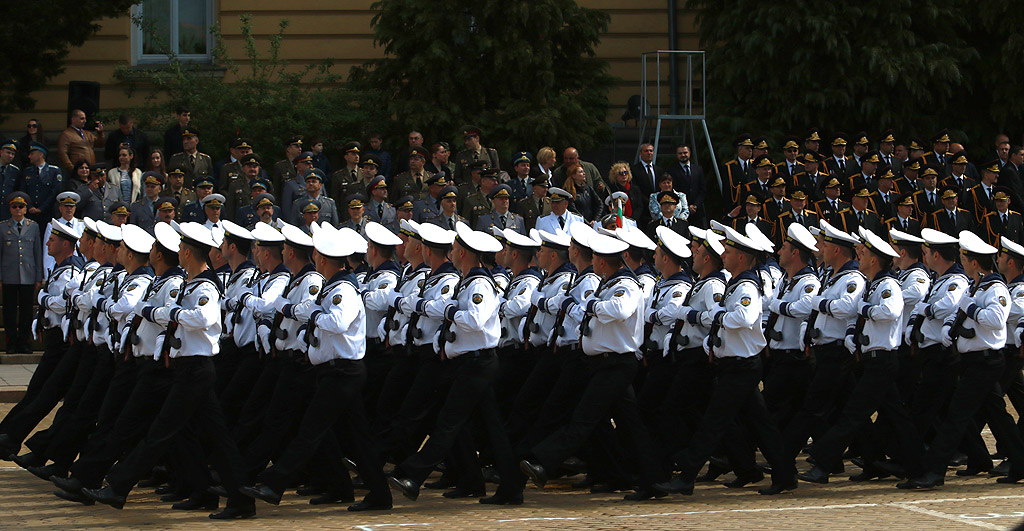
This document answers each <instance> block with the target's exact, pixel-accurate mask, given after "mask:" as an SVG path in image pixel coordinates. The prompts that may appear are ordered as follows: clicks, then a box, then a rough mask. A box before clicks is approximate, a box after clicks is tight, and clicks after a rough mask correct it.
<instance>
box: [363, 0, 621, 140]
mask: <svg viewBox="0 0 1024 531" xmlns="http://www.w3.org/2000/svg"><path fill="white" fill-rule="evenodd" d="M373 8H374V9H377V10H379V12H378V14H377V15H376V16H375V17H374V18H373V30H374V38H375V42H376V44H377V45H378V46H382V47H383V48H384V52H385V54H386V56H385V57H384V58H383V59H379V60H374V61H370V62H369V63H367V64H365V65H363V66H362V67H357V68H353V70H352V74H351V82H352V86H353V88H354V89H356V90H359V91H361V92H362V93H363V94H364V96H366V99H365V100H364V104H365V105H367V106H372V107H375V108H380V109H385V110H386V113H387V114H388V115H389V116H390V117H391V120H389V121H388V122H387V123H384V124H380V125H381V126H382V128H383V129H385V130H386V131H387V132H388V133H390V134H391V135H394V136H396V137H397V136H398V135H402V134H404V133H405V132H407V131H408V129H409V128H414V129H418V130H420V131H422V132H423V133H424V134H425V135H426V136H427V137H428V138H452V139H454V137H453V136H452V135H454V134H457V129H458V127H459V126H461V125H464V124H466V123H472V124H474V125H477V126H479V127H481V128H483V129H484V132H485V138H484V143H485V144H487V145H491V146H495V145H496V144H498V143H499V142H503V143H504V145H498V146H496V147H502V148H505V149H506V151H507V150H511V149H524V148H528V149H535V148H539V147H541V146H543V145H546V144H552V145H578V146H580V147H581V148H583V147H593V146H596V145H598V144H599V143H600V142H601V141H602V140H604V139H605V138H607V136H608V135H609V134H610V129H609V127H608V125H607V123H606V122H605V116H606V113H607V109H608V100H607V92H608V89H609V88H610V87H611V86H612V85H613V83H614V81H615V80H614V78H613V77H611V76H610V75H608V74H607V72H606V70H607V63H606V62H605V61H603V60H600V59H598V58H596V57H595V54H594V47H595V46H596V45H597V44H598V42H599V40H600V36H601V34H602V33H603V32H605V31H606V29H607V25H608V21H609V16H608V15H607V14H606V13H603V12H600V11H597V10H594V9H587V8H582V7H579V6H578V5H577V4H576V2H575V1H574V0H535V1H530V2H502V1H498V0H452V1H447V2H435V1H430V0H379V1H377V2H376V3H374V4H373ZM399 142H401V141H399Z"/></svg>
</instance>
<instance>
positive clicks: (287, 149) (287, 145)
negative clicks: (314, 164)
mask: <svg viewBox="0 0 1024 531" xmlns="http://www.w3.org/2000/svg"><path fill="white" fill-rule="evenodd" d="M302 141H303V136H302V135H295V136H293V137H291V138H289V139H288V140H285V142H284V159H282V160H279V161H277V162H275V163H274V171H273V173H271V177H270V179H271V181H270V182H272V183H273V184H274V190H275V191H276V190H280V189H281V185H283V184H284V183H286V182H288V181H290V180H291V179H292V178H293V177H295V162H294V161H295V158H296V157H298V156H299V154H300V153H302V146H303V143H302ZM243 166H244V163H243Z"/></svg>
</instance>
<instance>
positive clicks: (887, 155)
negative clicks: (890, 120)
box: [878, 129, 903, 177]
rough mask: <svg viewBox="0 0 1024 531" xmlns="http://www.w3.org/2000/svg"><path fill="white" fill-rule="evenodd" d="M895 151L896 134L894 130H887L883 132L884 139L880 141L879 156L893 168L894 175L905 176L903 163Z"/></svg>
mask: <svg viewBox="0 0 1024 531" xmlns="http://www.w3.org/2000/svg"><path fill="white" fill-rule="evenodd" d="M895 150H896V136H895V133H894V132H893V130H892V129H886V130H885V131H883V132H882V137H881V138H879V139H878V154H879V155H880V156H881V157H882V162H883V163H885V165H886V166H888V167H890V168H892V174H893V175H895V176H896V177H899V176H901V175H903V173H902V172H903V161H902V160H900V158H899V157H897V156H896V154H895Z"/></svg>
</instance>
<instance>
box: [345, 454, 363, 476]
mask: <svg viewBox="0 0 1024 531" xmlns="http://www.w3.org/2000/svg"><path fill="white" fill-rule="evenodd" d="M341 464H343V465H345V469H346V470H348V471H349V472H351V473H353V474H358V473H359V467H357V466H356V462H355V461H353V460H351V459H349V458H347V457H343V458H341Z"/></svg>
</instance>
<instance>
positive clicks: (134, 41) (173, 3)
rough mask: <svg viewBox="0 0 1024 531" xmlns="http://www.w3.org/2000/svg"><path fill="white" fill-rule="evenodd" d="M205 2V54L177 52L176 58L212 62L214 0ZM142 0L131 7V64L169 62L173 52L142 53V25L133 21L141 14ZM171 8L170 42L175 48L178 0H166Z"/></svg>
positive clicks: (177, 43)
mask: <svg viewBox="0 0 1024 531" xmlns="http://www.w3.org/2000/svg"><path fill="white" fill-rule="evenodd" d="M204 1H205V2H206V27H207V32H206V53H205V54H178V55H177V56H176V57H177V59H178V60H180V61H182V62H187V63H212V62H213V47H214V42H213V32H212V31H211V30H212V28H213V25H214V23H215V20H216V16H217V13H216V3H217V2H216V0H204ZM143 2H145V0H142V1H141V2H139V3H138V4H135V5H133V6H132V7H131V22H130V24H131V25H132V33H131V48H132V50H131V52H132V60H131V64H132V65H133V66H134V65H165V64H168V63H170V62H171V56H172V55H173V54H170V55H169V54H144V53H142V46H143V42H144V39H145V36H144V35H143V31H142V27H141V26H140V25H139V24H136V23H135V20H137V19H139V18H140V17H141V16H142V8H143V6H142V4H143ZM168 2H169V4H170V9H171V24H170V27H171V31H170V33H171V42H170V46H171V48H172V49H177V47H178V45H179V42H178V39H179V37H178V11H179V10H178V2H179V0H168Z"/></svg>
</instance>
